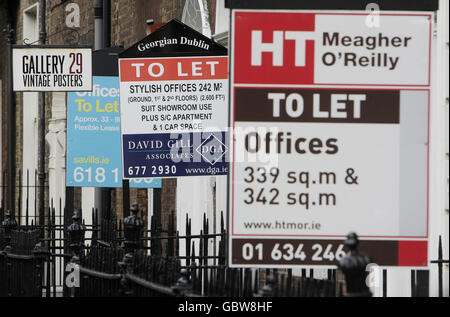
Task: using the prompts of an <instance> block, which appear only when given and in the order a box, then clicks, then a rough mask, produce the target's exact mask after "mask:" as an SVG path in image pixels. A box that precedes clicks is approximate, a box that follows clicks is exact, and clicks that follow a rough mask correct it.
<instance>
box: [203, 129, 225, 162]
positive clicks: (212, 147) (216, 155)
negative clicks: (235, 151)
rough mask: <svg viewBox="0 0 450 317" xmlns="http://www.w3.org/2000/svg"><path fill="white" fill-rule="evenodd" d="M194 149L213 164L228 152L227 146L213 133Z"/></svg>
mask: <svg viewBox="0 0 450 317" xmlns="http://www.w3.org/2000/svg"><path fill="white" fill-rule="evenodd" d="M195 150H196V151H197V153H199V154H200V155H201V156H202V157H203V158H204V159H205V161H207V162H208V163H209V164H211V165H214V164H216V163H217V162H218V161H219V160H220V159H221V158H222V157H223V156H224V155H225V154H226V153H227V152H228V147H227V146H226V145H225V144H223V143H222V141H221V140H219V139H218V138H217V137H216V136H215V135H214V134H211V135H210V136H209V137H208V138H206V140H205V141H203V142H202V144H200V145H199V146H198V147H197V148H196V149H195Z"/></svg>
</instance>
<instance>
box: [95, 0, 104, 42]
mask: <svg viewBox="0 0 450 317" xmlns="http://www.w3.org/2000/svg"><path fill="white" fill-rule="evenodd" d="M94 37H95V38H94V49H95V50H99V49H102V48H103V47H104V46H105V45H104V40H103V0H95V2H94Z"/></svg>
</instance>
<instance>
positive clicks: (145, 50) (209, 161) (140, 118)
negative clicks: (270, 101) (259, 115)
mask: <svg viewBox="0 0 450 317" xmlns="http://www.w3.org/2000/svg"><path fill="white" fill-rule="evenodd" d="M226 55H227V50H226V49H225V48H224V47H222V46H220V45H219V44H217V43H215V42H214V41H212V40H210V39H209V38H207V37H205V36H203V35H202V34H200V33H198V32H196V31H195V30H193V29H191V28H189V27H188V26H186V25H184V24H183V23H181V22H179V21H177V20H172V21H170V22H169V23H167V24H166V25H164V26H162V27H161V28H159V29H158V30H157V31H155V32H153V33H151V34H150V35H149V36H147V37H146V38H145V39H143V40H141V41H140V42H138V43H136V44H134V45H133V46H132V47H130V48H129V49H128V50H126V51H124V52H123V53H121V54H120V55H119V72H120V75H119V76H120V105H121V133H122V155H123V178H124V179H134V178H136V179H139V178H146V177H178V176H203V175H226V174H227V172H228V163H227V156H228V152H229V151H228V147H227V145H226V144H227V140H226V137H227V133H226V127H227V125H228V58H227V56H226Z"/></svg>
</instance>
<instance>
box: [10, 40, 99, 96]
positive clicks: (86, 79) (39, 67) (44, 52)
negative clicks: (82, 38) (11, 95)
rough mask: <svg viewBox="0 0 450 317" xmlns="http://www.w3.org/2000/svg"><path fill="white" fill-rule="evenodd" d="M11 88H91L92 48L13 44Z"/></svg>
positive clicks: (70, 89) (49, 89)
mask: <svg viewBox="0 0 450 317" xmlns="http://www.w3.org/2000/svg"><path fill="white" fill-rule="evenodd" d="M13 89H14V91H90V90H92V49H90V48H66V47H64V48H39V47H38V48H35V47H32V46H26V47H15V48H13Z"/></svg>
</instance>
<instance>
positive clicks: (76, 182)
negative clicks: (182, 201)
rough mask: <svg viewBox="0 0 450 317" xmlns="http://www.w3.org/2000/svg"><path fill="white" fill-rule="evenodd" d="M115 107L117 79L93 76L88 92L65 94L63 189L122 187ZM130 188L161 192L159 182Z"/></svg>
mask: <svg viewBox="0 0 450 317" xmlns="http://www.w3.org/2000/svg"><path fill="white" fill-rule="evenodd" d="M119 103H120V102H119V79H118V77H111V76H94V77H93V89H92V91H91V92H76V93H73V92H70V93H68V94H67V169H66V170H67V174H66V185H67V186H73V187H121V186H122V161H121V145H120V109H119ZM130 187H140V188H161V179H159V178H151V179H141V180H131V181H130Z"/></svg>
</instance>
